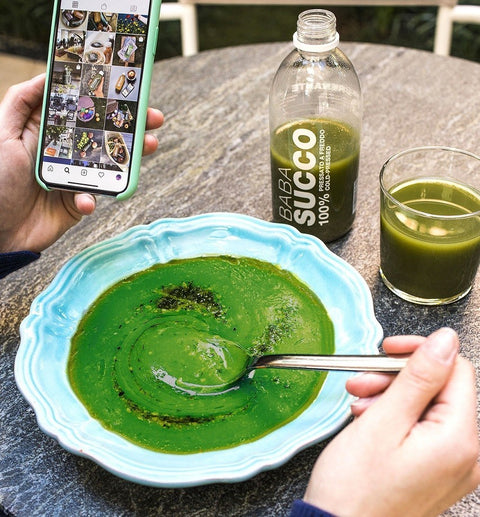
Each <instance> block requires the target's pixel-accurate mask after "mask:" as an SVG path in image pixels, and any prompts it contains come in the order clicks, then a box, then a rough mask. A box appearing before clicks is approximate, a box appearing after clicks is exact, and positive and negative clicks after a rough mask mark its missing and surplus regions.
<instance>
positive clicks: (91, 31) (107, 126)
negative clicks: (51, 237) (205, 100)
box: [35, 0, 161, 199]
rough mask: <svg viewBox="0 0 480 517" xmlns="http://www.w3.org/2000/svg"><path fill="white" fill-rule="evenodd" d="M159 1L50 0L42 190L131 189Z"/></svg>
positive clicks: (120, 192) (123, 193) (113, 192)
mask: <svg viewBox="0 0 480 517" xmlns="http://www.w3.org/2000/svg"><path fill="white" fill-rule="evenodd" d="M160 5H161V0H55V5H54V14H53V19H52V31H51V38H50V46H49V57H48V63H47V78H46V83H45V95H44V101H43V110H42V119H41V125H40V138H39V145H38V154H37V163H36V168H35V175H36V178H37V181H38V182H39V183H40V185H42V187H43V188H45V189H47V190H51V189H61V190H74V191H85V192H91V193H94V194H104V195H109V196H115V197H117V198H118V199H126V198H128V197H130V196H131V195H132V194H133V193H134V192H135V189H136V187H137V182H138V175H139V171H140V162H141V157H142V149H143V137H144V132H145V122H146V116H147V105H148V97H149V92H150V81H151V74H152V67H153V62H154V56H155V50H156V46H157V36H158V22H159V16H160Z"/></svg>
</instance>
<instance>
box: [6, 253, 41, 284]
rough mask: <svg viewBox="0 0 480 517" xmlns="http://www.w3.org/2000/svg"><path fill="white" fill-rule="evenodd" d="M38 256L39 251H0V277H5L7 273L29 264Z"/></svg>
mask: <svg viewBox="0 0 480 517" xmlns="http://www.w3.org/2000/svg"><path fill="white" fill-rule="evenodd" d="M39 257H40V253H33V251H12V252H11V253H0V278H4V277H6V276H7V275H8V274H9V273H12V272H13V271H16V270H17V269H20V268H22V267H24V266H26V265H27V264H30V262H33V261H34V260H37V259H38V258H39Z"/></svg>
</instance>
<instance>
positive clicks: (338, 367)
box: [252, 354, 408, 373]
mask: <svg viewBox="0 0 480 517" xmlns="http://www.w3.org/2000/svg"><path fill="white" fill-rule="evenodd" d="M407 360H408V357H402V358H399V357H389V356H387V355H300V354H298V355H297V354H293V355H280V354H279V355H264V356H262V357H259V358H258V359H257V360H256V361H255V362H254V364H253V365H252V367H253V368H293V369H302V370H304V369H306V370H324V371H329V370H335V371H347V372H381V373H396V372H399V371H400V370H401V369H402V368H403V367H404V366H405V365H406V364H407Z"/></svg>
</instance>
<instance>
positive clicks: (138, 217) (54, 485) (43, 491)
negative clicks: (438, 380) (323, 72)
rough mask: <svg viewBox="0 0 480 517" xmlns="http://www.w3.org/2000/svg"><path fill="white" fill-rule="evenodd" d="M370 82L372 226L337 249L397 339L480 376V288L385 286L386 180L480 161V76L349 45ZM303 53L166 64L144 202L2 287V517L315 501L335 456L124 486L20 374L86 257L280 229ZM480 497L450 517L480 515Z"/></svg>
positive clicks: (364, 213)
mask: <svg viewBox="0 0 480 517" xmlns="http://www.w3.org/2000/svg"><path fill="white" fill-rule="evenodd" d="M341 47H342V48H343V49H344V50H345V52H346V53H347V55H348V56H349V57H350V58H351V60H352V61H353V63H354V64H355V67H356V69H357V71H358V73H359V76H360V81H361V84H362V88H363V94H364V106H365V114H364V126H363V140H362V155H361V165H360V179H359V185H358V213H357V218H356V221H355V224H354V228H353V230H352V231H351V232H350V233H349V234H348V235H347V236H346V237H344V238H342V239H341V240H339V241H337V242H335V243H333V244H330V245H329V247H330V249H331V250H333V251H334V252H335V253H337V254H338V255H340V256H341V257H343V258H344V259H345V260H347V261H348V262H350V264H352V265H353V266H354V267H355V268H357V269H358V271H359V272H360V273H361V274H362V275H363V277H364V278H365V280H366V282H367V284H368V285H369V287H370V289H371V291H372V295H373V299H374V307H375V312H376V316H377V318H378V320H379V322H380V323H381V325H382V326H383V328H384V332H385V335H390V334H399V333H402V334H404V333H419V334H428V333H430V332H431V331H433V330H435V329H436V328H438V327H439V326H441V325H450V326H452V327H454V328H455V329H456V330H457V331H458V332H459V334H460V337H461V340H462V353H463V355H465V356H466V357H468V358H469V359H470V360H471V361H473V363H474V365H475V368H476V369H477V370H478V369H479V368H480V365H479V353H478V347H479V334H480V317H479V316H480V284H479V282H478V278H477V286H476V287H475V288H474V289H473V291H472V293H471V294H470V295H469V296H468V297H467V298H465V299H464V300H462V301H460V302H458V303H456V304H453V305H448V306H444V307H419V306H415V305H412V304H409V303H407V302H404V301H402V300H400V299H399V298H397V297H396V296H394V295H393V294H391V293H390V292H389V291H388V290H387V289H386V288H385V287H384V286H383V284H382V283H381V281H380V279H379V276H378V264H379V206H378V205H379V202H378V199H379V192H378V181H377V177H378V172H379V170H380V167H381V165H382V163H383V161H384V160H385V159H386V158H387V157H388V156H390V155H391V154H392V153H394V152H396V151H399V150H402V149H404V148H406V147H410V146H417V145H426V144H443V145H449V146H456V147H461V148H464V149H467V150H471V151H475V150H476V147H477V145H478V134H479V132H480V96H479V95H478V84H480V65H478V64H475V63H472V62H468V61H464V60H460V59H456V58H450V57H440V56H437V55H433V54H431V53H427V52H422V51H416V50H410V49H405V48H399V47H387V46H379V45H368V44H348V43H345V44H343V45H341ZM290 48H291V45H290V44H286V43H280V44H264V45H253V46H244V47H236V48H227V49H221V50H214V51H209V52H204V53H201V54H199V55H197V56H194V57H190V58H183V57H180V58H174V59H170V60H166V61H161V62H158V63H156V65H155V71H154V74H153V87H152V93H151V104H152V105H154V106H158V107H160V108H161V109H162V110H163V111H164V113H165V116H166V122H165V125H164V128H162V129H161V130H159V131H158V137H159V139H160V147H159V151H158V152H157V153H156V154H155V155H153V156H151V157H148V158H145V159H144V161H143V170H142V174H141V176H140V185H139V189H138V191H137V193H136V194H135V196H134V197H133V198H132V199H130V200H128V201H126V202H123V203H117V202H115V201H112V200H109V199H101V200H99V204H98V209H97V211H96V213H95V215H93V216H92V217H89V218H86V219H84V220H83V221H82V222H81V223H80V224H78V225H77V226H76V227H75V228H74V229H73V230H71V231H70V232H68V233H67V234H66V235H64V236H63V237H62V238H61V239H60V241H58V242H57V243H56V244H55V245H53V246H52V247H51V248H50V249H48V250H47V251H45V252H44V253H43V254H42V257H41V259H40V260H38V261H37V262H36V263H34V264H32V265H30V266H29V267H27V268H25V269H24V270H22V271H18V272H16V273H14V274H12V275H10V276H9V277H7V278H6V279H4V280H2V281H0V289H1V293H2V295H1V301H0V347H1V351H0V361H1V364H0V393H1V395H0V437H1V439H0V508H2V509H3V510H4V511H5V512H7V513H8V515H14V516H18V517H31V516H39V515H40V516H41V515H46V516H49V517H53V516H72V515H75V516H102V517H105V516H122V517H125V516H137V515H138V516H142V517H146V516H154V515H156V516H157V515H162V516H181V515H185V516H193V515H195V516H228V517H233V516H253V515H255V516H276V517H278V516H282V515H287V514H288V511H289V507H290V504H291V501H292V500H293V499H294V498H297V497H301V496H302V493H303V491H304V489H305V486H306V483H307V480H308V476H309V472H310V469H311V467H312V465H313V463H314V461H315V459H316V457H317V455H318V454H319V453H320V452H321V450H322V447H323V446H324V444H318V445H316V446H313V447H310V448H309V449H307V450H304V451H302V452H300V453H299V454H297V455H296V456H295V457H294V458H292V459H291V460H290V461H289V462H288V463H287V464H285V465H284V466H282V467H280V468H277V469H275V470H271V471H267V472H263V473H260V474H259V475H257V476H255V477H254V478H252V479H250V480H248V481H245V482H242V483H236V484H214V485H209V486H201V487H195V488H187V489H159V488H151V487H144V486H140V485H136V484H133V483H130V482H127V481H124V480H122V479H119V478H116V477H115V476H113V475H112V474H110V473H108V472H106V471H105V470H103V469H102V468H101V467H99V466H97V465H96V464H94V463H93V462H91V461H89V460H87V459H84V458H80V457H77V456H74V455H72V454H70V453H68V452H66V451H65V450H63V449H62V447H60V445H58V444H57V443H56V442H55V441H54V440H53V439H52V438H50V437H48V436H46V435H44V434H43V433H42V432H41V431H40V429H39V428H38V427H37V424H36V420H35V415H34V413H33V411H32V410H31V409H30V408H29V406H28V404H27V403H26V402H25V401H24V399H23V398H22V396H21V395H20V393H19V392H18V390H17V388H16V385H15V380H14V375H13V365H14V359H15V353H16V350H17V348H18V345H19V324H20V322H21V321H22V319H23V318H24V317H25V316H26V315H27V314H28V311H29V306H30V304H31V302H32V300H33V298H34V297H35V296H36V295H38V294H39V293H40V292H41V291H42V290H43V289H44V288H45V287H46V286H47V285H48V284H49V282H50V281H51V280H52V279H53V278H54V276H55V274H56V273H57V271H58V270H59V268H60V267H61V266H62V265H63V264H64V263H65V261H66V260H68V258H69V257H72V256H73V255H75V254H76V253H78V252H79V251H80V250H82V249H83V248H85V247H87V246H89V245H91V244H93V243H96V242H98V241H101V240H103V239H105V238H108V237H111V236H112V235H115V234H118V233H120V232H122V231H124V230H126V229H127V228H130V227H131V226H133V225H137V224H144V223H148V222H151V221H153V220H155V219H158V218H162V217H167V216H168V217H183V216H189V215H194V214H199V213H205V212H213V211H230V212H239V213H245V214H248V215H251V216H256V217H258V218H262V219H267V220H269V219H271V200H270V168H269V154H268V139H269V138H268V110H267V108H268V90H269V86H270V82H271V80H272V76H273V73H274V71H275V70H276V69H277V67H278V65H279V64H280V62H281V60H282V59H283V57H284V55H286V53H287V52H288V51H289V50H290ZM479 496H480V491H477V492H476V493H473V494H471V495H469V496H468V497H466V498H465V499H464V500H462V501H461V502H459V503H458V504H457V505H456V506H454V507H453V508H452V509H451V510H449V511H447V512H446V514H445V515H450V516H459V517H460V516H462V517H464V516H466V515H472V516H473V515H480V500H479Z"/></svg>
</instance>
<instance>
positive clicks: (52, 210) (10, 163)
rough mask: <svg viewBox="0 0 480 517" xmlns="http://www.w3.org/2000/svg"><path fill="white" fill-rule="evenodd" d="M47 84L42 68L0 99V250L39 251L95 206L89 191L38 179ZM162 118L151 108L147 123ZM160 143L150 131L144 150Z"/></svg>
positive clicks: (157, 123) (156, 122)
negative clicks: (50, 186)
mask: <svg viewBox="0 0 480 517" xmlns="http://www.w3.org/2000/svg"><path fill="white" fill-rule="evenodd" d="M44 85H45V75H44V74H42V75H39V76H37V77H35V78H33V79H31V80H29V81H25V82H23V83H20V84H17V85H15V86H12V87H11V88H10V89H9V90H8V91H7V93H6V94H5V97H4V99H3V101H2V102H1V103H0V120H1V121H2V124H1V125H0V156H2V161H1V162H0V252H8V251H20V250H28V251H33V252H37V253H38V252H41V251H43V250H44V249H46V248H48V246H50V245H51V244H53V243H54V242H55V241H56V240H57V239H58V238H59V237H60V236H61V235H63V234H64V233H65V232H66V231H67V230H68V229H69V228H71V227H72V226H74V225H75V224H76V223H77V222H79V221H80V220H81V218H82V217H83V216H84V215H90V214H91V213H93V211H94V210H95V197H94V196H93V195H91V194H87V193H75V192H67V191H51V192H47V191H45V190H44V189H42V188H41V187H40V186H39V185H38V183H37V182H36V181H35V177H34V174H33V170H34V165H35V157H36V153H37V147H38V138H39V125H40V114H41V107H42V98H43V92H44ZM162 124H163V114H162V112H161V111H159V110H157V109H153V108H148V111H147V123H146V129H147V130H151V129H157V128H159V127H160V126H161V125H162ZM157 146H158V141H157V138H156V137H155V136H154V135H152V134H148V133H146V134H145V138H144V145H143V154H144V155H148V154H152V153H153V152H154V151H155V150H156V148H157Z"/></svg>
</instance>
